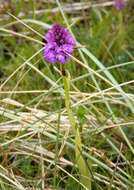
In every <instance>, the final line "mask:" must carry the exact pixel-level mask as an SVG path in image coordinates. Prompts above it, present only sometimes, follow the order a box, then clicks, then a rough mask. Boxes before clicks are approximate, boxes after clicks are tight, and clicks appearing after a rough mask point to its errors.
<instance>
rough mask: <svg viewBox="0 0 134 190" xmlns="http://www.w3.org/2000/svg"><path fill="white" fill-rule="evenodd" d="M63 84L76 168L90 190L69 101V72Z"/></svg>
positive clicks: (88, 174)
mask: <svg viewBox="0 0 134 190" xmlns="http://www.w3.org/2000/svg"><path fill="white" fill-rule="evenodd" d="M63 84H64V93H65V106H66V109H67V113H68V118H69V121H70V125H71V127H72V129H73V133H74V135H75V156H76V162H77V165H78V169H79V172H80V180H81V183H83V185H84V186H85V188H86V189H88V190H91V176H90V172H89V170H88V167H87V165H86V163H85V160H84V158H83V155H82V142H81V136H80V132H79V127H78V125H77V123H76V121H75V118H74V115H73V111H72V109H71V101H70V96H69V91H70V77H69V74H68V75H67V76H63Z"/></svg>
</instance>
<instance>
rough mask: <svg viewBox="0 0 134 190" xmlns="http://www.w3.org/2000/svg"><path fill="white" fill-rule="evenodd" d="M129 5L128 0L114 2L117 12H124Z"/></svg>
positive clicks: (115, 0)
mask: <svg viewBox="0 0 134 190" xmlns="http://www.w3.org/2000/svg"><path fill="white" fill-rule="evenodd" d="M126 5H127V1H126V0H114V6H115V8H116V9H117V10H122V9H123V8H125V7H126Z"/></svg>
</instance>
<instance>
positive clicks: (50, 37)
mask: <svg viewBox="0 0 134 190" xmlns="http://www.w3.org/2000/svg"><path fill="white" fill-rule="evenodd" d="M45 37H46V40H47V43H46V45H45V47H44V58H45V59H46V61H48V62H49V63H62V64H64V63H66V62H67V61H68V60H69V55H68V54H72V53H73V50H74V47H75V40H74V38H73V37H72V35H71V34H70V33H69V31H68V30H67V29H65V28H64V27H63V26H61V25H59V24H54V25H53V26H52V28H51V29H50V30H49V31H48V32H47V34H46V36H45Z"/></svg>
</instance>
